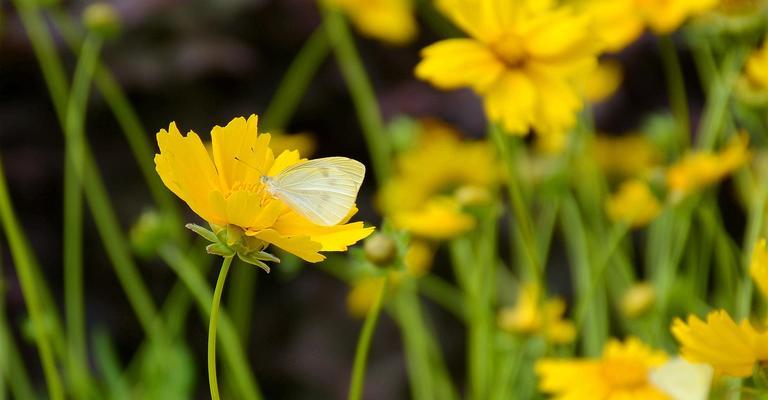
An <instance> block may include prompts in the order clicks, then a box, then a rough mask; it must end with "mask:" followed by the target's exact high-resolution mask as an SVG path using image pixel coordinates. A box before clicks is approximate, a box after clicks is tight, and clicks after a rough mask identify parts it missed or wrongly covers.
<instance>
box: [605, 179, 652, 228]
mask: <svg viewBox="0 0 768 400" xmlns="http://www.w3.org/2000/svg"><path fill="white" fill-rule="evenodd" d="M605 211H606V213H607V214H608V217H609V218H611V219H612V220H613V221H620V222H625V223H627V224H629V225H630V226H632V227H640V226H644V225H647V224H648V223H649V222H651V221H652V220H653V219H654V218H656V216H657V215H659V213H660V212H661V205H660V204H659V201H658V200H656V196H654V195H653V192H651V189H650V188H649V187H648V184H646V183H645V182H643V181H641V180H637V179H633V180H630V181H626V182H624V183H622V184H621V186H620V187H619V191H618V192H616V193H615V194H614V195H613V196H611V197H610V198H609V199H608V200H607V202H606V203H605Z"/></svg>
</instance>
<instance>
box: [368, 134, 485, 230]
mask: <svg viewBox="0 0 768 400" xmlns="http://www.w3.org/2000/svg"><path fill="white" fill-rule="evenodd" d="M417 135H418V139H417V140H416V143H415V144H414V146H413V147H412V148H410V149H408V150H406V151H405V152H403V153H402V154H400V155H399V156H398V157H397V159H396V160H395V166H396V172H395V175H394V176H393V177H392V178H391V179H390V180H389V181H388V182H386V183H385V184H384V186H383V187H382V189H381V191H380V193H379V197H378V205H379V208H380V209H381V211H382V212H383V213H384V214H385V215H387V216H389V217H390V219H391V220H392V222H393V223H394V225H395V226H397V227H398V228H400V229H405V230H408V231H410V232H411V233H413V234H414V235H416V236H420V237H424V238H432V239H448V238H451V237H454V236H457V235H460V234H461V233H463V232H466V231H468V230H470V229H472V228H473V227H474V226H475V218H474V217H473V216H472V215H470V214H469V213H466V212H464V211H463V210H462V205H476V204H478V202H483V201H490V199H491V198H492V196H491V195H490V193H491V190H492V187H493V185H494V184H496V183H497V182H498V180H499V170H500V169H499V167H498V164H497V162H496V156H495V153H494V150H493V147H492V146H491V145H490V144H489V143H488V142H486V141H470V140H461V139H460V136H459V134H458V132H456V131H455V130H453V129H451V128H449V127H448V126H447V125H445V124H442V123H438V122H435V121H422V122H421V125H420V128H419V132H418V134H417ZM483 192H488V194H487V195H486V194H484V193H483Z"/></svg>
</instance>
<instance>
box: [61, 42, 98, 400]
mask: <svg viewBox="0 0 768 400" xmlns="http://www.w3.org/2000/svg"><path fill="white" fill-rule="evenodd" d="M100 48H101V40H100V39H99V38H97V37H95V36H89V37H88V38H87V39H86V40H85V41H84V42H83V47H82V51H81V53H80V59H79V60H78V63H77V67H76V69H75V74H74V76H75V78H74V80H73V83H72V91H71V93H70V98H69V101H68V102H67V114H66V122H65V132H64V136H65V140H66V144H65V147H66V150H65V151H66V154H65V160H64V235H63V236H64V256H63V258H64V295H65V296H64V297H65V301H64V303H65V309H66V317H67V333H68V335H67V339H68V345H67V348H68V354H67V365H68V367H69V369H70V373H71V374H72V380H73V388H74V390H75V392H76V393H77V394H78V397H83V396H85V395H86V393H87V392H88V390H89V389H88V388H89V387H91V386H90V385H89V381H90V378H89V373H88V367H87V365H86V362H87V361H86V360H87V351H86V339H85V316H84V310H85V304H84V300H83V254H82V251H83V249H82V247H83V211H82V207H83V199H82V191H81V184H80V182H81V177H82V174H83V163H82V160H83V157H84V148H83V136H84V132H83V131H84V125H85V113H86V103H87V101H88V93H89V92H90V88H91V80H92V78H93V73H94V70H95V67H96V61H97V60H98V55H99V49H100Z"/></svg>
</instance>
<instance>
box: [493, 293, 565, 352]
mask: <svg viewBox="0 0 768 400" xmlns="http://www.w3.org/2000/svg"><path fill="white" fill-rule="evenodd" d="M540 296H541V289H539V287H538V286H537V285H535V284H528V285H525V286H523V287H522V288H521V289H520V293H519V294H518V296H517V303H516V304H515V306H514V307H509V308H505V309H502V310H501V311H499V315H498V318H497V320H498V325H499V327H500V328H501V329H503V330H505V331H507V332H511V333H517V334H524V335H531V334H536V333H542V334H543V335H544V336H545V337H546V338H547V339H548V340H549V341H551V342H552V343H570V342H572V341H573V339H574V338H575V337H576V327H575V326H574V325H573V322H571V321H569V320H566V319H563V314H564V313H565V301H563V299H561V298H554V299H549V300H547V301H546V302H545V303H544V304H543V307H540V306H541V305H540V304H539V299H540Z"/></svg>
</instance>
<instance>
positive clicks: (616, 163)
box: [592, 133, 661, 177]
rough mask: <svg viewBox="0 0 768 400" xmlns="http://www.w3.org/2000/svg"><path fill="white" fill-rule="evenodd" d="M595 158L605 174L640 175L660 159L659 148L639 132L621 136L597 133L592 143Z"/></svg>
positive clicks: (644, 173)
mask: <svg viewBox="0 0 768 400" xmlns="http://www.w3.org/2000/svg"><path fill="white" fill-rule="evenodd" d="M593 146H594V147H593V152H592V154H594V156H595V160H596V161H597V164H598V165H599V166H600V168H601V169H602V170H603V172H604V173H605V174H606V175H609V176H614V177H642V176H645V175H646V174H648V173H649V172H650V171H651V170H652V169H653V168H655V167H656V166H657V165H658V164H659V161H660V160H661V155H660V153H659V149H658V148H657V147H656V146H655V145H654V144H653V143H652V142H651V141H650V140H648V137H647V136H646V135H643V134H639V133H630V134H626V135H621V136H609V135H597V136H596V137H595V141H594V144H593Z"/></svg>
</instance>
